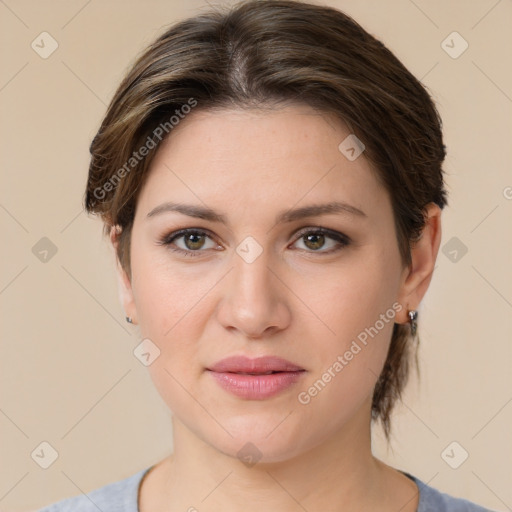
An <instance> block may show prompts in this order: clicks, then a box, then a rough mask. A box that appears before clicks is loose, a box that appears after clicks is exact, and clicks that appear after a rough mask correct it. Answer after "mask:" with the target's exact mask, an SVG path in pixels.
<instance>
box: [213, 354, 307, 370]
mask: <svg viewBox="0 0 512 512" xmlns="http://www.w3.org/2000/svg"><path fill="white" fill-rule="evenodd" d="M207 370H211V371H213V372H230V373H258V374H261V373H268V372H296V371H300V370H304V368H301V367H300V366H297V365H296V364H293V363H291V362H290V361H287V360H286V359H283V358H281V357H277V356H263V357H257V358H254V359H251V358H250V357H246V356H231V357H227V358H225V359H222V360H220V361H217V362H216V363H215V364H214V365H213V366H210V367H208V368H207Z"/></svg>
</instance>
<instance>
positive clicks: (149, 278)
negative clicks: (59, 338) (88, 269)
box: [127, 106, 407, 462]
mask: <svg viewBox="0 0 512 512" xmlns="http://www.w3.org/2000/svg"><path fill="white" fill-rule="evenodd" d="M349 135H350V132H349V131H348V130H347V129H346V127H345V126H343V125H342V124H341V123H340V122H338V121H336V120H335V119H334V118H332V117H327V116H325V115H320V114H319V113H317V112H316V111H314V110H312V109H310V108H309V107H306V106H293V107H287V108H284V109H281V110H276V111H272V112H259V111H253V110H251V111H239V110H223V111H217V112H203V111H199V110H198V111H195V112H193V113H191V114H190V115H189V116H188V117H186V118H185V119H184V120H182V121H181V123H180V124H179V125H178V126H177V127H175V128H174V130H173V132H172V133H171V135H170V137H169V138H168V139H167V140H166V141H165V142H164V143H162V145H161V147H160V148H159V149H158V153H157V155H156V156H155V159H154V160H153V162H152V164H151V168H150V173H149V175H148V179H147V181H146V182H145V184H144V187H143V188H142V189H141V192H140V195H139V198H138V203H137V209H136V214H135V220H134V225H133V232H132V239H131V240H132V241H131V265H132V281H131V290H130V289H129V291H128V297H129V299H128V301H127V308H128V309H129V311H128V313H129V314H131V316H133V317H134V319H135V320H136V322H137V323H138V324H139V325H140V329H141V334H142V336H143V338H149V339H150V340H151V342H152V343H153V344H154V345H156V346H157V347H158V349H159V350H160V355H159V356H158V357H157V358H156V359H155V360H154V361H153V362H152V363H151V364H150V365H149V371H150V373H151V377H152V380H153V381H154V383H155V385H156V387H157V389H158V391H159V393H160V394H161V396H162V398H163V399H164V401H165V402H166V404H167V405H168V407H169V408H170V409H171V410H172V412H173V414H174V416H175V418H176V419H178V420H179V421H180V422H181V423H182V424H183V425H185V426H186V427H187V428H188V429H189V430H190V431H192V432H193V433H195V435H196V436H198V437H199V438H200V439H201V440H202V441H204V442H205V443H207V444H208V445H210V446H211V447H214V448H215V449H217V450H220V451H222V452H224V453H226V454H230V455H232V456H236V455H237V453H238V452H239V450H240V449H241V448H242V447H243V446H245V445H246V443H252V445H254V446H255V447H256V448H257V450H258V451H259V453H260V454H261V455H258V457H260V456H261V457H262V458H261V462H265V461H267V462H275V461H279V460H285V459H288V458H291V457H293V456H295V455H298V454H301V453H304V452H305V451H307V450H309V449H311V448H313V447H315V446H318V445H319V444H320V443H322V442H326V441H327V440H329V439H330V438H332V437H333V436H336V435H338V434H340V433H342V432H348V431H349V430H350V429H352V428H354V429H358V431H361V430H360V429H363V431H364V432H366V430H365V429H367V428H368V424H369V417H370V416H369V415H370V404H371V397H372V393H373V388H374V386H375V383H376V380H377V377H378V375H379V374H380V373H381V370H382V367H383V364H384V361H385V358H386V354H387V351H388V347H389V343H390V338H391V333H392V329H393V322H394V321H396V322H398V323H403V322H404V321H405V320H404V315H405V314H406V313H405V311H406V307H407V297H405V296H404V292H403V283H404V280H405V278H406V273H407V272H406V269H404V267H403V265H402V262H401V259H400V255H399V250H398V245H397V240H396V234H395V229H394V221H393V213H392V208H391V203H390V199H389V197H388V194H387V192H386V191H385V189H384V188H383V186H382V185H381V184H380V183H379V182H378V181H377V179H376V177H375V175H374V173H373V171H372V169H371V167H370V165H369V163H368V162H367V160H366V159H365V157H364V152H363V153H362V155H361V156H359V157H357V158H355V159H354V157H355V156H357V152H358V150H359V148H358V147H357V146H354V143H353V141H351V139H347V140H345V139H346V138H347V137H348V136H349ZM343 141H345V142H344V143H343V144H342V145H341V149H340V148H339V146H340V144H341V143H342V142H343ZM351 147H353V148H354V151H351V149H350V148H351ZM334 202H337V203H342V206H341V207H340V208H339V209H338V210H332V211H330V212H328V213H323V214H321V213H318V212H317V213H314V212H313V213H311V212H310V214H308V215H307V216H302V215H301V212H304V210H303V209H304V208H307V207H311V206H313V205H315V206H321V205H327V204H329V203H334ZM170 203H173V204H179V205H182V206H185V205H186V206H187V207H188V208H189V215H187V214H185V213H183V212H181V213H180V212H177V211H173V210H172V209H171V208H170V207H169V208H166V207H165V206H162V205H167V206H170ZM343 205H345V206H343ZM155 209H156V210H155ZM202 210H208V212H209V214H208V216H206V215H202V214H201V213H200V211H202ZM194 212H195V213H194ZM210 213H211V214H212V215H210ZM213 213H215V215H216V216H218V218H214V216H213ZM207 217H208V218H207ZM210 217H212V218H210ZM220 218H222V220H221V219H220ZM183 229H189V230H192V231H193V233H192V234H190V233H189V234H188V235H185V236H184V235H183V234H181V235H176V232H177V231H179V230H183ZM319 229H322V230H327V232H319ZM166 241H167V242H168V243H167V244H166V243H165V242H166ZM130 301H132V302H131V303H130ZM395 313H399V314H398V315H397V316H396V317H395ZM398 318H400V320H398ZM230 356H246V357H248V358H258V357H261V356H277V357H279V358H283V359H285V360H288V361H289V362H291V363H293V364H294V365H296V367H298V368H300V369H301V370H302V371H295V372H287V373H281V374H280V375H277V376H276V374H274V376H270V377H269V376H267V377H262V376H261V375H260V376H250V375H245V376H242V375H239V374H238V375H233V374H232V373H231V374H229V373H226V372H224V373H223V372H217V373H215V372H213V371H211V369H212V367H213V366H214V365H215V364H216V363H218V362H219V361H220V360H222V359H224V358H227V357H230ZM152 357H154V356H152ZM255 368H256V367H255ZM265 368H268V367H265ZM282 369H283V368H282ZM235 370H236V369H235ZM262 371H263V370H262V369H261V368H260V369H259V373H261V372H262ZM222 382H227V383H228V386H227V387H226V386H224V385H222V384H221V383H222ZM244 449H245V450H253V449H254V448H247V447H246V448H244ZM254 450H255V449H254Z"/></svg>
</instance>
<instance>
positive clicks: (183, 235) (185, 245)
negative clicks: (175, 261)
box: [159, 229, 218, 257]
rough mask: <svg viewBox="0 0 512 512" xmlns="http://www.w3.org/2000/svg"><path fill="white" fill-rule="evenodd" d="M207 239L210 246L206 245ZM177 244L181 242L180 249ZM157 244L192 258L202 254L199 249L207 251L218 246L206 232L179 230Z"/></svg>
mask: <svg viewBox="0 0 512 512" xmlns="http://www.w3.org/2000/svg"><path fill="white" fill-rule="evenodd" d="M208 239H209V240H210V245H208V243H207V240H208ZM176 241H178V242H176ZM179 242H181V247H180V244H179ZM159 244H160V245H167V246H169V248H170V249H171V250H172V251H176V252H179V253H181V254H183V255H184V256H192V257H193V256H196V254H194V253H199V252H204V251H202V250H201V249H205V250H208V249H215V248H216V247H218V244H216V243H215V242H214V241H213V240H212V239H211V238H210V236H209V234H208V233H207V232H206V231H201V230H198V229H181V230H180V231H175V232H173V233H171V234H170V235H167V236H165V237H164V238H163V239H162V240H160V242H159ZM173 246H174V247H173Z"/></svg>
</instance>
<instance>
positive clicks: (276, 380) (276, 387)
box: [206, 356, 306, 400]
mask: <svg viewBox="0 0 512 512" xmlns="http://www.w3.org/2000/svg"><path fill="white" fill-rule="evenodd" d="M206 370H207V371H208V373H209V374H210V375H212V377H213V378H214V380H215V381H216V382H217V384H219V385H220V387H221V388H222V389H224V390H225V391H228V392H229V393H230V394H232V395H235V396H236V397H238V398H243V399H245V400H265V399H267V398H271V397H273V396H275V395H277V394H280V393H282V392H284V391H285V390H287V389H289V388H290V387H292V386H293V385H294V384H295V383H296V382H297V381H299V380H300V379H301V377H302V376H303V375H304V374H305V373H306V370H305V369H304V368H301V367H300V366H298V365H296V364H294V363H291V362H290V361H287V360H285V359H282V358H279V357H276V356H265V357H260V358H256V359H250V358H248V357H245V356H233V357H229V358H226V359H223V360H221V361H219V362H217V363H216V364H215V365H213V366H212V367H210V368H206Z"/></svg>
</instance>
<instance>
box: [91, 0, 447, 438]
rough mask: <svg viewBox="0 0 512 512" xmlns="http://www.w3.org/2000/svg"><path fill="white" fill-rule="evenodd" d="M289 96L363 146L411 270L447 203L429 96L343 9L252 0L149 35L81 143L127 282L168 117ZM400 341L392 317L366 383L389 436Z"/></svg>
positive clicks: (402, 357) (405, 341) (400, 368)
mask: <svg viewBox="0 0 512 512" xmlns="http://www.w3.org/2000/svg"><path fill="white" fill-rule="evenodd" d="M288 102H301V103H304V104H307V105H309V106H311V107H313V108H316V109H318V110H319V111H323V112H329V113H333V114H335V115H336V116H337V117H338V118H339V119H340V120H341V121H343V122H344V123H346V125H347V126H348V127H349V129H350V131H351V132H352V133H354V134H355V135H356V136H357V137H358V138H359V139H360V140H361V141H363V143H364V145H365V152H364V155H365V156H366V158H367V159H368V160H369V162H371V163H372V164H373V167H374V169H375V171H376V174H377V176H378V178H379V179H380V180H381V182H382V183H383V185H384V186H385V188H386V190H387V191H388V193H389V195H390V198H391V202H392V206H393V213H394V220H395V226H396V234H397V242H398V246H399V249H400V254H401V256H402V260H403V263H404V265H410V263H411V255H410V248H411V245H412V244H413V243H414V242H415V241H416V240H417V239H418V237H419V236H420V235H421V231H422V228H423V227H424V225H425V207H426V205H427V204H428V203H431V202H434V203H436V204H437V205H439V207H441V208H443V207H444V206H445V205H446V191H445V189H444V184H443V171H442V167H441V166H442V162H443V160H444V158H445V154H446V153H445V146H444V144H443V140H442V130H441V127H442V122H441V119H440V116H439V114H438V112H437V110H436V107H435V105H434V103H433V101H432V99H431V98H430V96H429V94H428V92H427V91H426V89H425V88H424V86H422V84H421V83H420V82H419V81H418V80H417V79H416V78H415V77H414V76H413V75H412V74H411V73H410V72H409V71H408V70H407V69H406V68H405V67H404V65H403V64H402V63H401V62H400V61H399V60H398V59H397V58H396V57H395V56H394V55H393V54H392V53H391V52H390V51H389V50H388V49H387V48H386V47H385V46H384V45H383V44H382V43H381V42H380V41H379V40H377V39H376V38H375V37H373V36H372V35H370V34H369V33H368V32H366V31H365V30H364V29H363V28H362V27H361V26H360V25H359V24H358V23H356V22H355V21H354V20H353V19H352V18H350V17H349V16H347V15H346V14H344V13H342V12H340V11H338V10H336V9H333V8H330V7H326V6H317V5H312V4H307V3H303V2H298V1H292V0H277V1H268V0H253V1H247V2H243V3H239V4H237V5H235V6H233V7H231V8H227V9H226V10H222V9H212V10H210V11H208V12H205V13H202V14H200V15H198V16H196V17H193V18H190V19H186V20H184V21H181V22H179V23H177V24H175V25H173V26H172V27H171V28H169V29H168V30H167V31H165V33H163V34H162V35H161V36H160V37H158V38H157V39H156V41H155V42H154V43H153V44H151V45H150V46H149V47H148V48H147V49H146V50H145V51H144V52H143V54H142V55H141V56H139V57H138V59H137V60H136V62H135V64H134V65H133V67H132V68H131V69H130V71H129V72H128V74H127V76H126V77H125V78H124V80H123V81H122V83H121V84H120V86H119V88H118V89H117V91H116V93H115V95H114V97H113V99H112V101H111V103H110V105H109V107H108V110H107V113H106V115H105V118H104V119H103V122H102V124H101V127H100V129H99V130H98V133H97V135H96V136H95V137H94V140H93V141H92V143H91V146H90V152H91V155H92V157H91V162H90V167H89V178H88V183H87V190H86V195H85V208H86V210H87V211H88V212H90V213H97V214H99V215H101V218H102V219H103V221H104V223H105V226H104V227H105V233H108V231H109V230H110V227H111V226H118V227H119V228H120V235H119V240H118V241H119V243H118V247H117V255H118V257H119V261H120V262H121V264H122V266H123V268H124V269H125V270H126V271H127V273H128V275H129V276H130V278H131V268H130V235H131V227H132V224H133V218H134V212H135V205H136V200H137V194H138V191H139V190H140V189H141V187H142V185H143V182H144V179H145V177H147V170H148V168H149V165H150V163H151V161H152V158H153V157H154V155H155V153H156V150H153V148H154V147H155V146H156V145H157V144H158V143H159V142H160V141H161V140H163V139H164V138H165V136H163V137H162V135H163V131H165V132H166V135H167V133H171V130H172V127H173V125H174V124H175V123H174V121H173V120H172V118H175V119H176V120H177V122H179V119H182V118H183V117H184V115H186V113H187V112H188V111H190V109H191V108H192V107H195V106H196V105H197V108H198V109H215V108H224V107H236V108H262V109H264V108H270V109H271V108H276V107H278V106H279V105H280V104H286V103H288ZM185 107H187V108H185ZM143 147H146V151H142V148H143ZM139 153H141V154H143V156H144V158H140V155H139ZM409 337H410V329H409V326H408V325H400V324H394V328H393V333H392V338H391V344H390V348H389V353H388V356H387V360H386V362H385V364H384V368H383V371H382V373H381V375H380V377H379V379H378V381H377V383H376V386H375V389H374V394H373V401H372V418H373V419H374V420H375V419H380V421H381V423H382V426H383V428H384V432H385V435H386V437H387V438H388V439H389V434H390V413H391V410H392V408H393V405H394V403H395V401H396V399H397V398H400V397H401V393H402V390H403V388H404V386H405V384H406V382H407V379H408V374H409V362H410V359H411V354H412V348H411V343H410V341H409ZM415 363H416V368H418V362H417V347H416V349H415Z"/></svg>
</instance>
